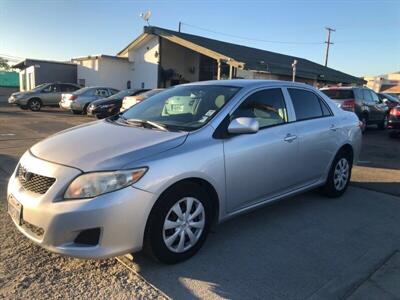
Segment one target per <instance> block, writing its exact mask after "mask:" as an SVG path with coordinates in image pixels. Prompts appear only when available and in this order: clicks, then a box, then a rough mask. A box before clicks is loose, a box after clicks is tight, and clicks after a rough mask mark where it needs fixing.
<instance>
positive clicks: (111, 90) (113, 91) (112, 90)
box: [109, 89, 119, 96]
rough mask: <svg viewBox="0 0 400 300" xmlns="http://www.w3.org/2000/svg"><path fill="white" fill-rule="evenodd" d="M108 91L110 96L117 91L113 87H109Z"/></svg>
mask: <svg viewBox="0 0 400 300" xmlns="http://www.w3.org/2000/svg"><path fill="white" fill-rule="evenodd" d="M109 91H110V96H111V95H114V94H116V93H118V92H119V91H118V90H115V89H109Z"/></svg>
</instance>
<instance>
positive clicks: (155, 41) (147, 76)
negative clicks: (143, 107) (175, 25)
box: [128, 36, 160, 89]
mask: <svg viewBox="0 0 400 300" xmlns="http://www.w3.org/2000/svg"><path fill="white" fill-rule="evenodd" d="M128 58H129V61H130V62H131V63H132V72H131V80H132V88H148V89H152V88H157V87H158V66H159V59H160V43H159V38H158V36H149V37H148V38H147V39H146V40H145V41H143V42H142V43H141V45H139V46H138V47H135V49H131V50H129V52H128Z"/></svg>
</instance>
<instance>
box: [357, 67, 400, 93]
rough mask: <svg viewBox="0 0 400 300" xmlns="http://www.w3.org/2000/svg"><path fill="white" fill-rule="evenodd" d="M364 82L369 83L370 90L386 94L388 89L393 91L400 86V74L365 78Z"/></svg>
mask: <svg viewBox="0 0 400 300" xmlns="http://www.w3.org/2000/svg"><path fill="white" fill-rule="evenodd" d="M364 80H365V81H367V87H369V88H370V89H372V90H374V91H375V92H384V91H386V90H388V89H393V88H394V87H395V86H400V72H394V73H389V74H384V75H379V76H364ZM394 89H396V88H394ZM397 89H398V88H397Z"/></svg>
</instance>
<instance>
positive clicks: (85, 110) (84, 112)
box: [82, 103, 90, 115]
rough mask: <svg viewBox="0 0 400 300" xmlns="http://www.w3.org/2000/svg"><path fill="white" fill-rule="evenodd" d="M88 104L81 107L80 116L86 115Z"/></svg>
mask: <svg viewBox="0 0 400 300" xmlns="http://www.w3.org/2000/svg"><path fill="white" fill-rule="evenodd" d="M89 104H90V103H87V104H85V106H84V107H83V110H82V115H87V108H88V107H89Z"/></svg>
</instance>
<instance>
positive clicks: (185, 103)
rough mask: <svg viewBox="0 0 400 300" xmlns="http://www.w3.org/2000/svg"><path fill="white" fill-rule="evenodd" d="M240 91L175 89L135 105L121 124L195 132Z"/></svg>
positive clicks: (197, 87) (229, 88)
mask: <svg viewBox="0 0 400 300" xmlns="http://www.w3.org/2000/svg"><path fill="white" fill-rule="evenodd" d="M239 90H240V88H239V87H232V86H221V85H183V86H176V87H172V88H169V89H167V90H164V91H162V92H160V93H158V94H156V95H153V96H152V97H150V98H148V99H147V100H146V101H143V102H140V103H139V104H137V105H134V106H133V107H132V108H130V109H129V110H127V111H126V112H125V113H123V114H122V115H121V116H120V118H119V121H120V122H124V121H125V122H129V121H130V120H133V121H134V122H137V121H140V122H141V123H146V122H147V123H148V122H153V123H156V124H159V125H160V126H163V127H165V128H167V129H172V130H174V129H176V130H184V131H191V130H195V129H197V128H200V127H201V126H203V125H204V124H206V123H207V122H208V121H209V120H210V119H211V118H212V117H213V116H214V115H215V114H216V113H217V112H218V111H219V110H220V109H221V108H222V107H223V106H224V105H225V103H227V102H228V101H229V100H230V99H231V98H232V97H233V96H234V95H235V94H236V93H237V92H238V91H239Z"/></svg>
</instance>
